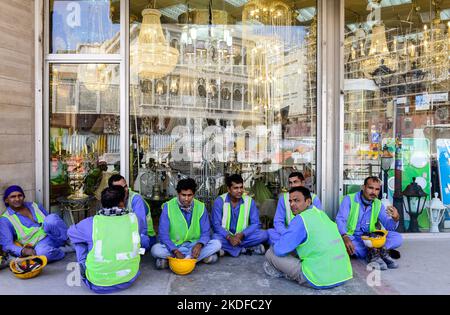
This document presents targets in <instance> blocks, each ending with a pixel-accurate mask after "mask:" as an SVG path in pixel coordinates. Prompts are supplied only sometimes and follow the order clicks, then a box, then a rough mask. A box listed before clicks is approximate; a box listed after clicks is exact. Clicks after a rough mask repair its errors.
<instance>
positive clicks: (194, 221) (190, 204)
mask: <svg viewBox="0 0 450 315" xmlns="http://www.w3.org/2000/svg"><path fill="white" fill-rule="evenodd" d="M196 190H197V184H196V183H195V180H193V179H192V178H186V179H182V180H180V181H179V182H178V184H177V193H178V196H177V197H175V198H172V199H171V200H169V201H168V202H166V203H165V204H164V205H163V209H162V213H161V217H160V219H159V240H160V242H161V243H158V244H155V245H154V246H153V247H152V255H153V257H155V258H156V268H157V269H164V268H167V267H168V261H167V257H169V256H174V257H176V258H180V259H182V258H185V257H186V256H190V257H191V258H194V259H197V260H198V261H203V262H204V263H207V264H212V263H215V262H216V261H217V260H218V256H217V254H216V253H217V252H218V251H219V250H220V242H219V241H217V240H211V225H210V223H209V215H208V211H207V210H206V208H205V204H204V203H203V202H200V201H199V200H197V199H195V198H194V196H195V191H196Z"/></svg>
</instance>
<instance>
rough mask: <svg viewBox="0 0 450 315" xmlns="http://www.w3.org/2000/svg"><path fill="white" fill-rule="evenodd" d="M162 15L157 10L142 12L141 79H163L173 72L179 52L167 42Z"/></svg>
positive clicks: (140, 41) (139, 39) (147, 9)
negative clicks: (162, 24)
mask: <svg viewBox="0 0 450 315" xmlns="http://www.w3.org/2000/svg"><path fill="white" fill-rule="evenodd" d="M160 18H161V13H160V12H159V11H158V10H156V9H151V8H145V9H144V10H143V11H142V25H141V30H140V32H139V38H138V43H139V79H140V80H146V79H148V80H151V79H158V78H161V77H163V76H165V75H167V74H169V73H170V72H172V71H173V69H174V68H175V66H176V65H177V62H178V56H179V52H178V50H177V49H176V48H174V47H170V45H169V44H168V43H167V42H166V38H165V37H164V33H163V30H162V27H161V21H160Z"/></svg>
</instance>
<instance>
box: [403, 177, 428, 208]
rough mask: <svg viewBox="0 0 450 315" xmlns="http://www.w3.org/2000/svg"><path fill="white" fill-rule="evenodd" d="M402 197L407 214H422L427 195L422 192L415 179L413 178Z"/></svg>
mask: <svg viewBox="0 0 450 315" xmlns="http://www.w3.org/2000/svg"><path fill="white" fill-rule="evenodd" d="M402 195H403V203H404V206H405V210H406V211H407V212H408V213H414V214H420V213H421V212H422V210H423V208H424V206H425V201H426V199H427V196H428V195H427V194H426V193H425V192H424V191H423V189H422V187H420V185H419V184H417V183H416V179H415V178H413V182H412V183H411V184H409V185H408V186H406V188H405V190H404V191H403V192H402Z"/></svg>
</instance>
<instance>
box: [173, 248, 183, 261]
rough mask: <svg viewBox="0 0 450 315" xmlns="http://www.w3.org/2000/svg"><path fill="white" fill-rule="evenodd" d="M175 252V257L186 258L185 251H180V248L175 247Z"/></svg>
mask: <svg viewBox="0 0 450 315" xmlns="http://www.w3.org/2000/svg"><path fill="white" fill-rule="evenodd" d="M173 254H174V255H175V258H178V259H184V255H183V253H182V252H180V251H179V250H178V249H175V250H174V251H173Z"/></svg>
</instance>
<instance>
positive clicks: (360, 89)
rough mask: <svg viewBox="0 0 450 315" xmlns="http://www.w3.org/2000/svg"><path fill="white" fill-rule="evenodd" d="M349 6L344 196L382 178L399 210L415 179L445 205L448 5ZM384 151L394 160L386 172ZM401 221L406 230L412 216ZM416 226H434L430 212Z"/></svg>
mask: <svg viewBox="0 0 450 315" xmlns="http://www.w3.org/2000/svg"><path fill="white" fill-rule="evenodd" d="M345 7H346V15H345V21H346V25H345V46H344V51H345V64H344V66H345V81H344V90H345V96H344V106H345V117H344V132H345V138H344V193H349V192H353V191H357V190H359V189H360V188H359V186H360V184H362V183H363V180H364V178H365V177H366V176H369V175H377V176H378V175H380V176H381V175H383V176H384V177H386V178H383V179H384V182H386V183H387V185H385V187H386V188H385V189H384V190H386V191H383V193H386V194H387V196H388V198H390V199H391V202H393V203H394V205H395V206H396V207H398V208H399V209H400V208H401V207H402V202H401V197H400V196H401V192H402V191H403V190H404V189H405V188H406V186H407V185H409V184H410V183H411V182H412V181H413V178H416V179H417V180H418V183H419V185H421V187H422V189H423V190H424V191H425V193H426V194H427V195H428V196H432V195H433V194H434V192H438V193H439V196H441V197H442V198H443V201H444V204H447V203H448V202H450V192H449V191H448V187H450V186H448V184H449V180H448V176H447V175H448V174H449V172H448V171H449V170H450V166H449V165H448V163H446V162H445V163H438V159H440V156H441V155H443V154H447V155H448V154H450V152H447V151H448V149H447V146H445V145H442V144H444V143H445V142H446V141H447V140H450V119H449V118H450V117H449V115H448V108H449V105H450V103H449V90H450V72H449V68H450V55H449V53H450V50H449V47H450V46H449V45H450V23H449V16H448V14H447V13H446V12H450V5H449V3H448V2H446V1H432V0H426V1H421V2H420V6H419V5H418V3H417V2H416V1H410V2H408V3H402V4H399V3H398V2H392V1H391V2H389V4H388V2H384V1H383V2H381V3H376V2H375V1H372V2H371V4H370V5H369V9H370V10H369V11H367V10H366V7H363V6H355V5H354V1H351V0H347V1H346V2H345ZM449 143H450V142H449ZM382 148H386V149H387V150H388V151H389V153H390V154H392V155H393V156H394V159H395V163H393V166H392V168H391V169H390V170H389V171H388V172H384V174H383V172H381V150H382ZM442 161H446V160H445V155H444V158H443V159H442ZM394 166H395V167H394ZM433 174H434V175H433ZM400 215H401V220H402V219H403V216H404V221H405V222H404V223H405V224H404V226H402V225H401V226H400V230H402V229H406V228H407V227H408V224H409V223H408V222H409V216H408V214H407V213H403V212H400ZM448 219H450V218H448ZM419 226H420V228H422V229H425V230H426V229H427V228H428V226H429V221H428V218H427V214H426V211H424V212H423V214H422V215H421V216H420V217H419Z"/></svg>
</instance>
